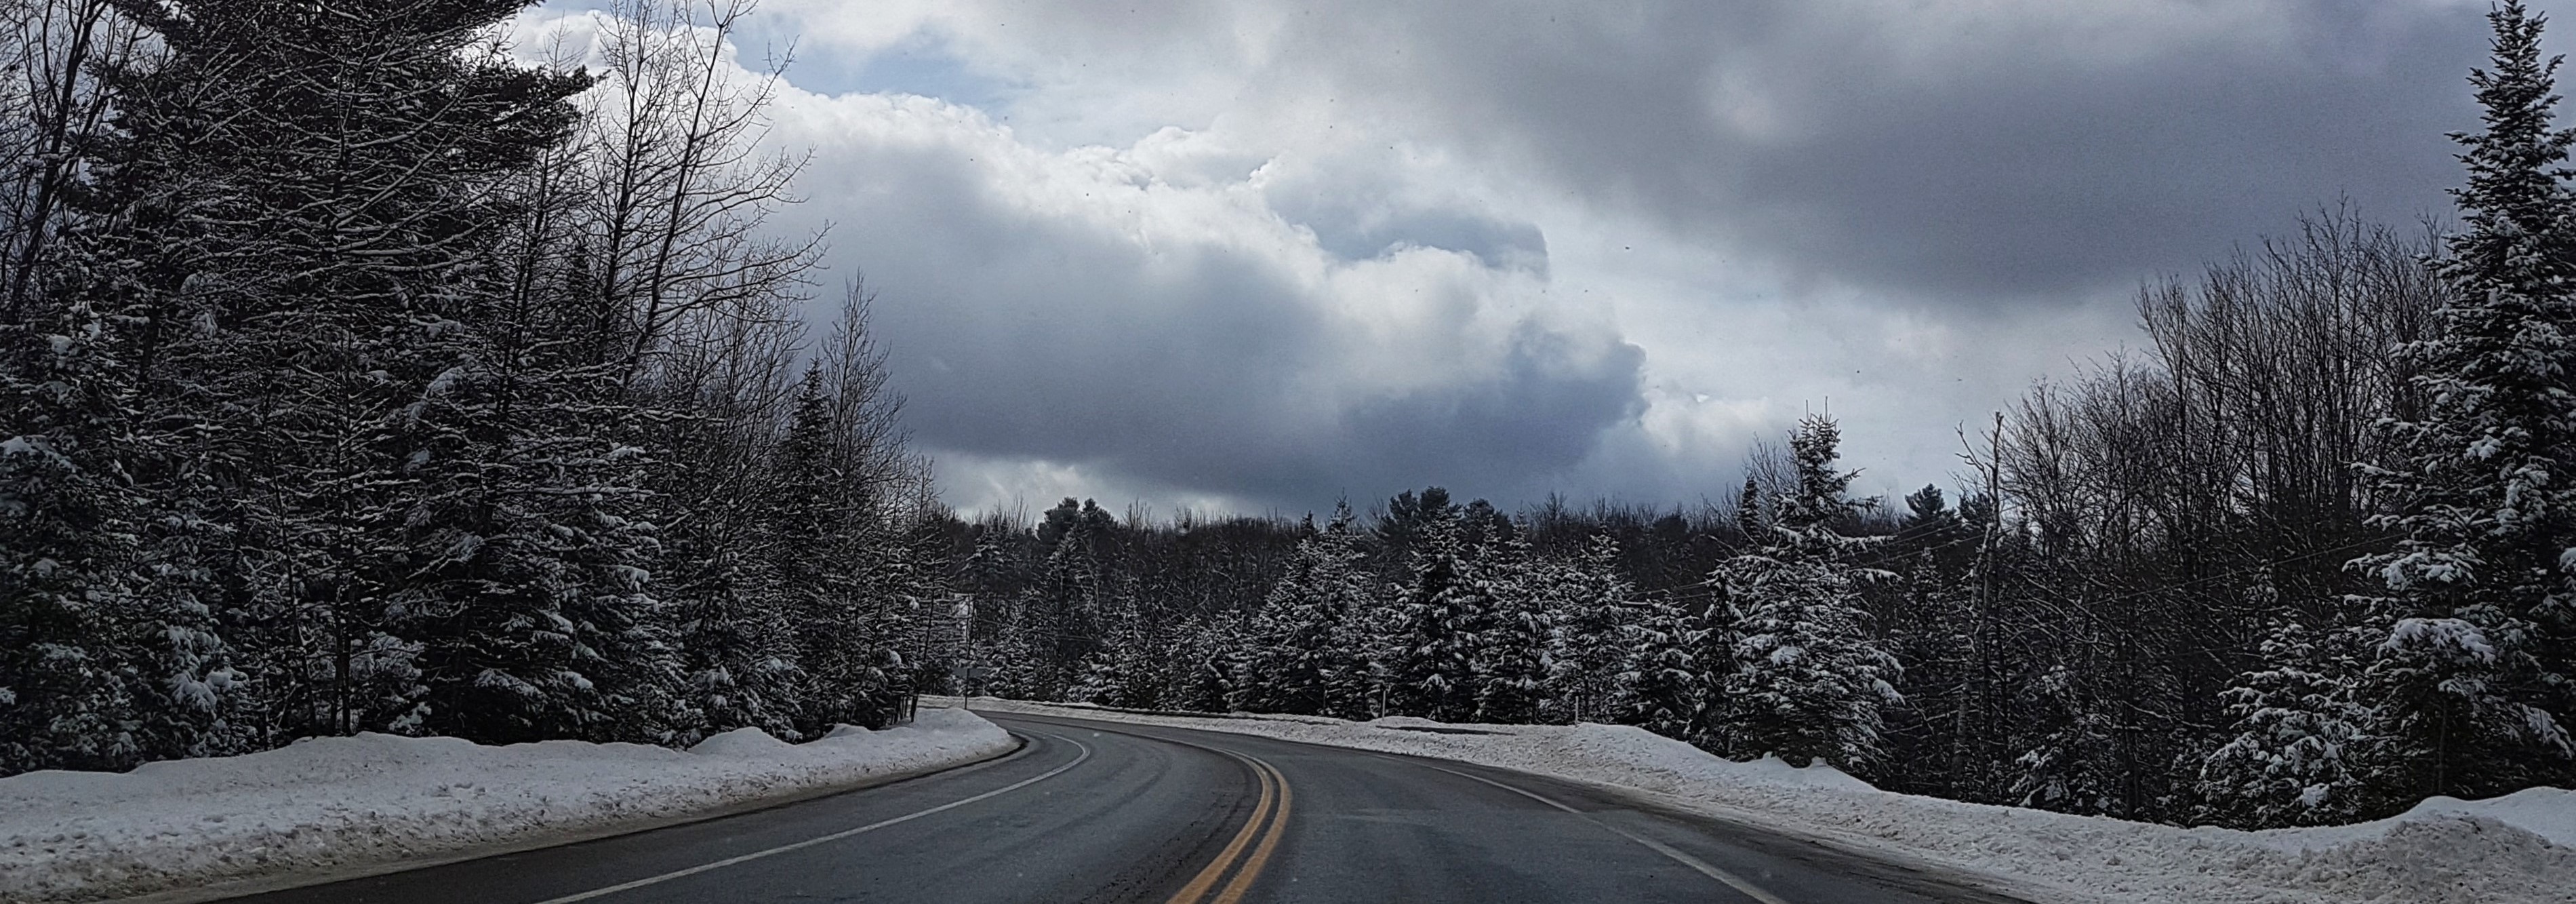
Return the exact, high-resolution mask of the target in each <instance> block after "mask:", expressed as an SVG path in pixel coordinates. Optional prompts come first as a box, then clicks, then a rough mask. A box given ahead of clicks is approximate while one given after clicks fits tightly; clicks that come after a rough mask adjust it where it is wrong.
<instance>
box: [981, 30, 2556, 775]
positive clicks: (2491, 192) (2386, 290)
mask: <svg viewBox="0 0 2576 904" xmlns="http://www.w3.org/2000/svg"><path fill="white" fill-rule="evenodd" d="M2490 18H2491V24H2492V25H2493V26H2494V28H2495V40H2494V45H2493V51H2494V59H2493V62H2492V65H2491V66H2490V68H2488V69H2485V70H2481V71H2479V72H2477V73H2476V74H2475V75H2474V76H2473V78H2472V79H2471V81H2472V83H2473V86H2474V87H2475V88H2476V92H2477V100H2478V102H2479V104H2480V105H2481V107H2482V108H2483V110H2484V111H2485V125H2484V127H2483V128H2482V129H2480V130H2477V131H2472V132H2467V133H2463V134H2461V135H2459V136H2456V137H2457V139H2458V140H2459V142H2460V144H2461V146H2462V148H2463V152H2462V154H2461V160H2462V161H2463V162H2464V163H2465V164H2466V167H2467V170H2468V176H2469V178H2468V180H2467V183H2466V185H2465V186H2464V187H2463V188H2461V189H2458V190H2457V191H2456V192H2455V194H2456V196H2457V199H2458V202H2459V206H2460V223H2461V226H2460V228H2459V229H2457V230H2456V231H2453V232H2451V233H2450V234H2443V233H2442V232H2441V231H2437V230H2434V229H2429V228H2427V229H2423V230H2398V229H2392V228H2388V227H2382V226H2378V225H2374V224H2371V223H2369V222H2366V221H2364V220H2362V219H2361V218H2359V217H2357V216H2355V215H2354V214H2353V213H2352V212H2351V211H2349V210H2347V209H2340V208H2338V209H2328V210H2325V211H2322V212H2320V213H2319V214H2317V215H2315V216H2313V217H2311V218H2309V219H2308V220H2307V221H2306V222H2305V227H2304V229H2303V230H2302V231H2300V232H2299V233H2298V234H2296V235H2293V236H2289V237H2287V238H2284V239H2280V240H2275V241H2271V242H2267V243H2265V244H2263V245H2262V246H2261V247H2260V248H2259V249H2256V250H2252V251H2248V252H2246V253H2243V254H2241V255H2238V256H2236V257H2234V258H2233V259H2230V260H2227V261H2223V262H2220V263H2218V264H2216V265H2214V266H2211V267H2209V268H2207V270H2206V271H2205V272H2203V273H2201V274H2199V275H2198V276H2196V277H2191V278H2175V279H2169V280H2165V281H2161V282H2157V283H2155V284H2152V285H2150V286H2148V287H2146V288H2145V289H2144V290H2143V291H2142V292H2141V293H2140V295H2139V298H2138V313H2139V316H2140V320H2141V323H2142V325H2143V328H2144V332H2145V341H2144V347H2143V349H2142V350H2140V351H2138V352H2134V353H2127V354H2121V355H2116V356H2113V357H2110V358H2108V359H2107V360H2104V361H2101V362H2099V363H2098V364H2097V365H2096V366H2094V367H2092V368H2090V369H2089V370H2087V371H2086V372H2085V373H2083V374H2082V375H2081V376H2079V377H2078V378H2076V379H2073V380H2071V381H2066V382H2052V383H2045V384H2042V385H2039V386H2036V387H2034V388H2032V389H2031V390H2030V392H2029V393H2028V394H2026V395H2025V396H2024V397H2023V398H2022V399H2021V400H2020V401H2019V402H2017V403H2016V404H2014V405H2012V406H2011V407H2010V408H2009V409H2008V410H2006V411H2003V412H2001V413H1999V414H1998V415H1997V417H1996V418H1995V420H1994V422H1993V423H1992V424H1980V425H1975V426H1974V427H1972V428H1970V429H1967V430H1963V431H1962V435H1961V436H1960V437H1959V438H1958V439H1959V441H1960V442H1961V445H1962V447H1963V451H1964V453H1965V456H1966V458H1967V466H1966V467H1964V468H1963V469H1962V471H1963V477H1962V479H1961V481H1960V482H1961V483H1962V484H1963V485H1962V486H1960V487H1957V488H1955V489H1954V490H1953V491H1951V492H1944V490H1943V489H1942V488H1940V487H1938V486H1927V487H1924V488H1923V489H1922V490H1920V491H1917V492H1915V493H1912V494H1909V495H1907V496H1905V497H1904V498H1903V499H1902V500H1901V501H1897V502H1893V503H1891V502H1889V501H1887V500H1878V499H1854V498H1852V497H1851V496H1850V494H1849V492H1848V487H1849V483H1850V480H1851V478H1852V473H1851V472H1849V471H1845V470H1840V469H1839V467H1840V466H1839V465H1838V463H1837V460H1836V459H1837V453H1836V447H1837V445H1838V442H1839V436H1838V431H1837V427H1836V425H1835V424H1834V423H1833V422H1831V421H1830V420H1827V419H1823V418H1810V419H1808V420H1807V421H1805V422H1803V423H1802V424H1801V425H1800V426H1799V427H1798V428H1797V430H1796V431H1794V432H1793V433H1792V434H1791V435H1790V436H1789V437H1788V440H1787V443H1786V445H1785V447H1778V448H1765V449H1763V450H1760V451H1758V452H1757V454H1756V455H1755V456H1753V459H1752V461H1751V462H1750V466H1749V467H1748V473H1749V475H1750V476H1748V478H1747V479H1746V482H1745V485H1744V486H1743V487H1741V488H1740V489H1734V490H1732V491H1731V492H1730V493H1729V494H1728V496H1727V498H1726V499H1724V500H1722V501H1720V502H1718V503H1716V504H1714V505H1710V506H1706V507H1703V508H1701V509H1698V510H1679V509H1676V510H1665V511H1656V510H1653V509H1638V508H1631V507H1621V506H1615V505H1609V504H1595V505H1593V506H1591V507H1590V508H1588V509H1586V508H1580V507H1572V506H1568V505H1566V504H1564V503H1562V502H1561V501H1551V502H1549V503H1548V504H1546V505H1543V506H1539V507H1537V508H1534V509H1531V510H1528V511H1525V512H1520V513H1517V514H1516V515H1507V514H1505V513H1502V512H1498V511H1496V510H1495V509H1494V507H1493V506H1491V505H1488V504H1486V503H1483V502H1471V503H1468V504H1466V505H1458V504H1456V503H1454V502H1453V501H1452V500H1451V499H1450V498H1449V496H1448V494H1447V493H1446V492H1444V491H1442V490H1439V489H1436V488H1435V489H1431V490H1427V491H1424V492H1421V493H1418V494H1417V493H1412V492H1408V493H1406V494H1404V495H1400V496H1398V497H1396V498H1394V499H1392V500H1389V501H1388V502H1387V503H1385V504H1383V505H1382V506H1378V507H1376V508H1375V510H1374V511H1372V512H1371V513H1370V515H1369V516H1368V517H1365V518H1363V517H1357V516H1355V515H1354V514H1353V513H1352V512H1351V511H1349V510H1348V509H1347V508H1345V509H1344V510H1342V511H1340V512H1338V513H1336V514H1335V515H1334V516H1333V517H1331V518H1329V519H1328V520H1327V521H1326V523H1324V524H1322V525H1320V526H1318V525H1316V524H1314V523H1312V522H1311V520H1310V521H1308V522H1305V523H1297V524H1287V523H1281V522H1278V521H1275V520H1235V521H1225V522H1218V523H1212V524H1202V523H1194V522H1191V521H1189V520H1188V519H1183V520H1182V521H1180V522H1178V523H1173V524H1166V525H1151V524H1146V523H1144V522H1142V521H1141V520H1140V519H1135V518H1130V519H1126V520H1125V521H1123V522H1122V521H1121V520H1120V519H1118V518H1114V517H1112V516H1110V515H1109V514H1108V513H1106V512H1104V511H1102V510H1101V509H1099V508H1098V507H1097V506H1095V505H1092V504H1090V503H1079V504H1077V503H1075V502H1074V501H1073V500H1066V502H1065V503H1064V504H1063V505H1060V506H1058V507H1056V508H1054V509H1051V510H1049V511H1048V512H1046V513H1045V515H1044V518H1043V520H1042V521H1041V522H1040V523H1039V524H1037V525H1036V526H1035V528H1034V529H1033V530H1031V529H1026V528H1022V527H1020V526H1018V525H1016V524H1014V523H1012V522H1011V521H1010V520H1009V519H1007V518H1000V519H988V520H986V521H985V522H982V523H979V524H977V525H973V526H971V527H965V526H961V528H962V529H958V530H956V533H957V534H958V536H959V539H958V540H957V541H956V542H957V543H958V545H959V549H960V550H962V551H964V552H965V556H964V561H965V565H964V568H963V570H962V573H961V574H960V577H959V584H958V587H959V589H960V590H961V591H962V592H964V593H966V594H968V595H969V596H970V598H971V600H972V602H973V617H972V642H971V644H970V646H969V649H968V650H967V654H966V655H967V661H968V662H969V668H967V669H965V670H962V671H961V672H960V674H962V675H963V676H965V677H966V678H967V679H969V685H970V687H971V688H972V689H976V690H983V691H988V692H992V693H998V694H1005V695H1015V696H1025V697H1037V698H1046V699H1069V700H1089V701H1094V702H1099V703H1104V704H1111V705H1120V706H1131V707H1144V708H1177V709H1190V710H1218V711H1222V710H1257V711H1268V712H1284V713H1317V714H1324V715H1333V716H1342V717H1348V718H1371V717H1376V716H1381V715H1409V716H1424V717H1431V718H1436V719H1445V720H1478V721H1490V722H1566V721H1574V720H1591V721H1612V722H1624V723H1629V724H1636V725H1641V726H1644V727H1646V728H1649V729H1651V730H1653V731H1656V732H1659V733H1662V734H1665V735H1667V736H1670V737H1674V738H1679V739H1683V740H1687V741H1689V742H1691V743H1693V744H1696V745H1699V746H1701V747H1703V748H1706V749H1708V750H1710V751H1713V752H1716V753H1719V754H1723V755H1726V756H1731V757H1737V758H1753V757H1759V756H1779V757H1782V758H1783V759H1786V760H1789V761H1791V762H1796V763H1809V762H1824V763H1830V764H1832V765H1835V766H1838V767H1841V768H1844V769H1847V770H1849V771H1852V772H1854V773H1856V774H1858V775H1860V776H1862V777H1865V778H1867V779H1869V780H1870V781H1872V782H1874V783H1876V784H1878V785H1879V786H1881V787H1884V788H1889V789H1893V790H1900V791H1909V792H1917V793H1924V794H1932V795H1939V796H1944V797H1951V798H1957V799H1961V800H1970V801H1980V802H1991V803H2002V804H2014V805H2022V806H2032V807H2043V808H2047V809H2052V810H2061V811H2067V812H2075V813H2087V814H2101V815H2109V816H2117V817H2124V818H2131V819H2142V820H2156V821H2165V822H2216V823H2221V824H2227V825H2238V826H2288V825H2313V824H2327V823H2336V822H2345V821H2350V820H2353V819H2358V818H2364V817H2371V816H2377V815H2382V814H2387V813H2391V812H2395V811H2398V810H2401V809H2403V808H2405V807H2407V806H2410V805H2412V804H2413V803H2415V802H2416V801H2419V800H2422V799H2423V798H2425V797H2426V796H2429V795H2436V794H2447V795H2453V796H2458V797H2483V796H2489V795H2494V794H2500V793H2505V792H2510V791H2514V790H2518V789H2521V788H2525V787H2530V786H2534V785H2556V786H2561V787H2569V786H2576V750H2571V744H2570V739H2569V735H2568V726H2569V725H2570V724H2576V583H2571V578H2576V196H2571V194H2570V191H2569V188H2568V184H2567V179H2568V175H2569V174H2568V171H2567V169H2566V160H2567V150H2568V147H2569V145H2570V142H2571V136H2570V133H2568V132H2566V131H2562V130H2558V129H2556V128H2555V127H2554V126H2553V125H2552V112H2553V111H2552V107H2553V105H2554V103H2555V101H2556V98H2555V97H2554V95H2552V93H2551V92H2552V90H2553V87H2552V83H2553V80H2554V73H2555V69H2556V65H2557V64H2556V61H2555V60H2554V59H2547V58H2544V57H2543V56H2542V55H2541V52H2540V47H2539V37H2540V31H2541V25H2542V23H2541V22H2540V21H2539V19H2538V18H2537V17H2533V16H2529V15H2528V14H2527V13H2526V11H2525V10H2524V9H2523V8H2522V7H2521V6H2519V5H2518V4H2514V3H2507V4H2505V5H2503V6H2501V7H2499V8H2498V9H2497V10H2496V11H2495V12H2494V14H2493V15H2492V16H2491V17H2490ZM1954 500H1955V502H1954Z"/></svg>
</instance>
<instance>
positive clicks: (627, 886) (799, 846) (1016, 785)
mask: <svg viewBox="0 0 2576 904" xmlns="http://www.w3.org/2000/svg"><path fill="white" fill-rule="evenodd" d="M1046 736H1047V737H1051V738H1054V739H1056V740H1059V741H1063V742H1065V743H1068V744H1072V745H1073V746H1074V747H1076V748H1078V749H1080V750H1081V751H1082V755H1081V756H1077V757H1074V758H1073V762H1070V763H1066V764H1064V765H1062V766H1057V767H1055V768H1053V769H1049V770H1047V771H1045V772H1041V773H1038V774H1037V775H1034V776H1031V777H1029V778H1024V779H1021V780H1019V781H1016V782H1012V783H1011V784H1008V785H1003V786H1002V787H999V788H995V789H993V790H991V791H986V792H984V793H982V794H978V795H975V796H973V797H968V798H963V799H959V800H953V801H949V802H947V803H944V804H940V805H939V806H936V807H932V808H930V809H927V810H916V811H914V812H911V813H906V814H904V815H902V816H897V817H894V818H892V819H883V820H878V821H876V822H872V823H868V824H867V825H863V826H860V827H858V828H855V829H842V830H841V831H838V832H834V833H832V834H829V835H818V836H815V837H813V838H808V839H805V840H803V841H799V842H796V843H794V844H782V845H779V846H777V847H774V848H770V849H768V850H765V851H753V852H751V853H748V854H740V855H736V856H732V857H727V858H725V859H722V860H717V861H714V862H712V863H701V864H698V865H696V866H692V867H689V868H687V869H680V870H672V871H671V872H667V873H663V874H661V875H659V876H646V877H644V878H641V879H636V880H634V881H631V882H620V883H617V884H615V885H611V886H607V887H605V888H594V889H591V890H589V891H585V892H576V893H573V894H569V895H565V896H563V897H560V898H547V899H545V900H543V901H539V902H537V904H572V902H574V901H587V900H590V899H592V898H597V897H601V896H605V895H613V894H616V893H618V892H621V891H632V890H635V889H638V888H643V887H645V886H647V885H658V884H661V883H664V882H669V881H671V880H673V879H680V878H685V877H688V876H694V875H697V874H699V873H703V872H707V871H709V870H718V869H723V868H725V867H728V866H733V865H735V864H739V863H747V862H750V861H753V860H758V859H760V858H762V857H767V856H770V855H772V854H784V853H787V852H789V851H798V850H804V849H806V848H809V847H813V846H815V845H818V844H829V843H831V842H835V841H839V840H841V839H843V838H848V837H850V836H852V835H856V834H859V833H861V832H873V831H876V830H878V829H882V828H885V827H887V826H890V825H894V824H896V823H900V822H911V821H913V820H915V819H920V818H922V817H924V816H928V815H930V814H933V813H937V812H940V811H943V810H953V809H956V808H958V807H962V806H965V805H967V804H971V803H974V802H976V801H979V800H984V799H987V798H991V797H998V796H1000V795H1003V794H1007V793H1009V792H1012V791H1017V790H1019V789H1021V788H1026V787H1028V786H1030V785H1034V784H1037V783H1038V782H1042V781H1045V780H1047V779H1050V778H1054V777H1056V776H1057V775H1060V774H1063V772H1064V771H1065V770H1067V769H1071V768H1073V767H1075V766H1080V765H1082V761H1084V760H1087V759H1090V758H1091V748H1090V747H1088V746H1086V745H1084V744H1083V743H1082V742H1081V741H1076V740H1074V739H1072V738H1068V737H1064V736H1062V735H1053V734H1050V735H1046ZM1470 778H1473V776H1470Z"/></svg>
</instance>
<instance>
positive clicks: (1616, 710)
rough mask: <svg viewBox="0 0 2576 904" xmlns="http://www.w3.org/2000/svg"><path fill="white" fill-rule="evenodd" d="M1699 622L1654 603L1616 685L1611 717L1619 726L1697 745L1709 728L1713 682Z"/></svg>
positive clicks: (1667, 604) (1673, 606)
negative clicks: (1704, 661) (1703, 652)
mask: <svg viewBox="0 0 2576 904" xmlns="http://www.w3.org/2000/svg"><path fill="white" fill-rule="evenodd" d="M1703 634H1704V631H1703V630H1702V628H1701V627H1700V624H1699V619H1697V618H1695V617H1692V615H1691V614H1690V613H1689V612H1688V611H1686V610H1684V609H1682V608H1681V607H1680V606H1679V605H1677V604H1675V603H1673V602H1672V601H1671V600H1668V599H1656V600H1652V601H1650V602H1648V603H1647V604H1646V608H1645V614H1644V617H1643V618H1641V619H1639V621H1638V622H1637V626H1636V628H1635V630H1633V631H1631V632H1629V637H1630V638H1631V646H1630V647H1629V650H1628V655H1627V657H1626V661H1625V662H1624V663H1623V665H1622V668H1621V670H1620V672H1619V674H1618V677H1617V679H1616V682H1617V683H1616V686H1615V688H1614V690H1613V691H1612V694H1611V698H1610V712H1611V713H1612V715H1613V717H1614V718H1616V719H1617V721H1619V722H1621V723H1623V724H1627V725H1634V726H1637V727H1639V728H1643V729H1645V730H1647V731H1651V732H1654V733H1656V734H1659V735H1663V736H1664V737H1667V738H1672V739H1674V740H1677V741H1694V742H1695V741H1696V740H1697V739H1698V738H1699V737H1700V736H1701V734H1702V732H1703V726H1704V725H1705V724H1706V714H1707V710H1708V704H1709V690H1710V687H1709V681H1708V676H1707V674H1706V672H1705V671H1704V668H1703V665H1702V663H1701V662H1700V661H1699V651H1700V649H1701V644H1702V642H1703V637H1702V635H1703Z"/></svg>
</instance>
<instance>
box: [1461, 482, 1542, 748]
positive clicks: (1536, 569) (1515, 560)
mask: <svg viewBox="0 0 2576 904" xmlns="http://www.w3.org/2000/svg"><path fill="white" fill-rule="evenodd" d="M1528 537H1529V532H1528V531H1527V530H1525V529H1515V530H1513V531H1512V532H1511V536H1510V537H1508V538H1506V539H1503V540H1501V541H1499V542H1495V543H1490V544H1488V545H1486V547H1485V548H1484V549H1482V550H1481V551H1479V553H1478V554H1477V555H1476V557H1475V558H1474V559H1472V560H1470V562H1469V563H1468V569H1467V573H1466V578H1467V579H1466V581H1465V582H1464V583H1465V585H1466V587H1467V589H1468V590H1469V591H1470V592H1472V593H1474V594H1475V596H1476V601H1475V603H1474V604H1473V606H1474V608H1475V609H1476V610H1477V611H1479V612H1481V613H1482V614H1481V616H1480V617H1478V618H1477V620H1476V622H1477V624H1476V629H1475V630H1476V637H1475V646H1474V656H1475V659H1474V665H1473V668H1474V675H1475V682H1476V710H1475V713H1476V714H1475V719H1476V721H1478V722H1492V723H1497V724H1503V725H1525V724H1529V723H1532V722H1536V721H1538V718H1539V707H1540V706H1541V704H1543V703H1544V702H1545V701H1546V694H1547V676H1548V662H1547V653H1548V642H1549V639H1550V636H1551V635H1553V634H1554V633H1555V631H1554V625H1553V621H1554V615H1555V609H1556V605H1555V603H1554V601H1553V599H1551V597H1552V596H1553V595H1554V594H1553V593H1552V591H1554V590H1555V589H1556V588H1555V587H1554V586H1552V585H1551V584H1550V583H1549V582H1546V581H1544V580H1543V578H1544V577H1545V575H1544V574H1542V572H1541V567H1542V566H1541V563H1539V562H1538V561H1537V556H1536V554H1534V553H1532V552H1531V551H1530V544H1529V539H1528Z"/></svg>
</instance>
